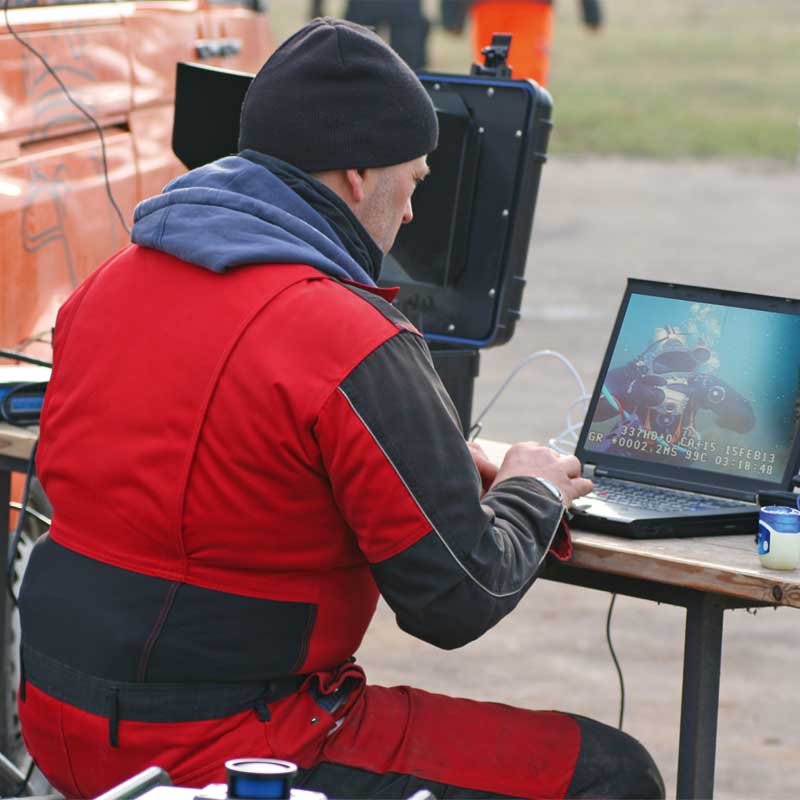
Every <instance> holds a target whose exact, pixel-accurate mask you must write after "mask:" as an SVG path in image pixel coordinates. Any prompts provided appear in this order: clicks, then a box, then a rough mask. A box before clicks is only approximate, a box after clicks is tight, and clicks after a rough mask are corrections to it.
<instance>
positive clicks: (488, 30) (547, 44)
mask: <svg viewBox="0 0 800 800" xmlns="http://www.w3.org/2000/svg"><path fill="white" fill-rule="evenodd" d="M580 4H581V10H582V15H583V21H584V23H585V24H586V26H587V27H588V28H590V29H591V30H597V29H598V28H599V27H600V26H601V25H602V11H601V7H600V0H580ZM468 12H469V14H470V16H471V17H472V42H473V49H474V59H475V61H476V62H477V63H479V64H480V63H483V59H482V57H481V50H482V49H483V48H484V47H488V46H489V45H490V44H491V42H492V36H493V35H494V34H495V33H510V34H511V35H512V36H513V37H514V38H513V41H512V46H511V52H510V54H509V64H510V65H511V67H512V68H513V73H512V74H513V77H514V78H531V79H532V80H534V81H536V83H538V84H539V85H540V86H546V85H547V77H548V72H549V69H550V50H551V47H552V41H553V0H442V25H443V26H444V27H445V28H446V29H447V30H449V31H450V32H451V33H461V32H462V31H463V30H464V25H465V23H466V18H467V14H468Z"/></svg>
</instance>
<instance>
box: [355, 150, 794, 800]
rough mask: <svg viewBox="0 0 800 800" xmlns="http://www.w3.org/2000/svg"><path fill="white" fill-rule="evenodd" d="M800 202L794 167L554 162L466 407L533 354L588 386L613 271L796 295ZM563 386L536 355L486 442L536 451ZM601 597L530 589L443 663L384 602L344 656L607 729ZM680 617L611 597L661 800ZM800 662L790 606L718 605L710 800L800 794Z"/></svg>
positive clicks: (638, 727) (381, 671) (562, 378)
mask: <svg viewBox="0 0 800 800" xmlns="http://www.w3.org/2000/svg"><path fill="white" fill-rule="evenodd" d="M798 209H800V166H787V165H778V164H772V163H768V162H748V163H727V162H691V161H685V162H649V161H637V160H628V159H574V160H568V159H557V160H553V161H552V162H551V163H549V164H548V165H547V166H546V168H545V173H544V177H543V182H542V188H541V191H540V195H539V204H538V210H537V218H536V221H535V225H534V234H533V239H532V244H531V250H530V254H529V262H528V267H527V280H528V286H527V290H526V295H525V298H524V306H523V318H522V321H521V323H520V324H519V326H518V328H517V331H516V334H515V336H514V338H513V339H512V341H511V342H510V343H509V344H508V345H506V346H504V347H500V348H497V349H495V350H490V351H486V352H484V354H483V356H482V361H481V376H480V378H479V381H478V385H477V388H476V394H475V409H476V411H479V410H480V409H481V408H482V407H483V406H484V404H485V403H486V402H487V401H488V399H489V397H490V396H491V395H492V394H493V392H494V391H495V390H496V388H497V387H498V386H499V384H500V383H501V381H502V379H503V378H504V377H505V376H506V375H507V374H508V372H509V371H510V370H511V369H512V368H513V366H514V365H516V364H517V363H518V362H519V361H520V360H521V359H522V358H523V357H524V356H525V355H527V354H528V353H531V352H533V351H535V350H540V349H544V348H552V349H555V350H558V351H560V352H562V353H563V354H564V355H566V356H567V357H568V358H569V359H570V360H571V361H572V362H574V364H575V366H576V367H577V369H578V371H579V372H580V374H581V375H582V376H583V378H584V380H585V381H586V382H587V384H588V386H589V387H591V385H592V383H593V381H594V380H595V377H596V372H597V369H598V367H599V364H600V360H601V358H602V355H603V352H604V350H605V347H606V344H607V341H608V335H609V333H610V329H611V324H612V321H613V317H614V315H615V314H616V310H617V307H618V304H619V300H620V298H621V296H622V292H623V288H624V284H625V278H626V277H627V276H635V277H642V278H652V279H659V280H674V281H678V282H683V283H692V284H695V285H701V286H703V285H709V286H722V287H726V288H731V289H742V290H750V291H762V292H764V293H770V294H783V295H787V296H793V297H798V296H800V263H798V254H799V253H800V216H798ZM789 368H790V369H792V370H794V369H796V365H790V367H789ZM577 394H578V390H577V387H576V385H575V382H574V380H573V378H572V377H571V376H570V375H569V373H568V372H567V370H566V369H565V368H564V367H563V366H562V365H561V364H559V363H558V362H556V361H554V360H548V361H543V362H536V363H534V364H532V365H530V366H529V367H528V368H527V369H526V370H525V371H523V372H522V373H521V374H520V375H519V376H518V377H517V379H516V380H515V382H514V383H512V385H511V386H510V388H509V389H508V391H507V392H506V394H505V395H504V396H503V398H502V399H501V400H500V402H498V404H497V405H496V407H495V408H494V409H493V411H492V413H491V414H490V415H489V417H488V418H487V423H486V426H485V429H484V435H486V436H488V437H490V438H494V439H500V440H505V441H513V440H519V439H535V440H538V441H546V440H547V439H548V438H549V437H550V436H553V435H554V434H555V433H557V432H559V431H560V430H561V429H562V428H563V427H564V414H565V411H566V407H567V405H568V404H569V403H570V402H571V401H572V400H573V399H574V398H576V397H577ZM753 558H756V556H755V554H754V556H753ZM608 604H609V596H608V595H606V594H604V593H601V592H596V591H590V590H586V589H578V588H575V587H568V586H561V585H556V584H550V583H547V582H545V581H541V582H538V583H537V584H535V586H534V588H533V589H532V590H531V592H530V593H529V594H528V595H527V596H526V597H525V599H524V600H523V601H522V603H521V604H520V605H519V607H518V608H517V609H516V610H515V612H514V613H512V614H511V615H510V616H509V617H508V618H506V619H505V620H503V621H502V622H501V623H500V624H499V625H498V626H497V627H496V628H495V629H493V630H492V631H490V632H489V633H488V634H486V635H485V636H484V637H483V638H482V639H481V640H480V641H478V642H475V643H473V644H471V645H469V646H467V647H465V648H463V649H461V650H458V651H455V652H449V653H448V652H441V651H437V650H436V649H435V648H433V647H431V646H429V645H426V644H423V643H421V642H419V641H417V640H415V639H412V638H411V637H409V636H407V635H406V634H404V633H402V632H401V631H400V630H399V629H398V628H397V627H396V626H395V623H394V619H393V616H392V614H391V612H390V611H389V610H388V609H387V608H386V607H385V606H383V605H382V606H381V607H380V608H379V612H378V614H377V617H376V619H375V621H374V624H373V626H372V628H371V629H370V631H369V633H368V634H367V638H366V640H365V642H364V645H363V647H362V649H361V650H360V651H359V654H358V656H359V660H360V661H361V662H362V663H363V664H364V666H365V667H366V669H367V674H368V676H369V678H370V680H371V681H372V682H373V683H379V684H384V685H393V684H411V685H415V686H418V687H420V688H425V689H428V690H431V691H438V692H444V693H449V694H453V695H459V696H468V697H474V698H478V699H486V700H496V701H501V702H507V703H513V704H516V705H521V706H525V707H529V708H557V709H562V710H568V711H573V712H577V713H580V714H585V715H588V716H591V717H595V718H596V719H598V720H600V721H602V722H605V723H608V724H616V721H617V716H618V713H619V686H618V682H617V678H616V674H615V672H614V668H613V664H612V661H611V658H610V655H609V652H608V648H607V646H606V642H605V618H606V613H607V610H608ZM684 613H685V612H683V611H682V610H680V609H677V608H673V607H668V606H659V605H656V604H654V603H649V602H646V601H639V600H633V599H630V598H620V599H619V600H618V602H617V605H616V609H615V611H614V618H613V623H612V636H613V639H614V643H615V647H616V649H617V653H618V655H619V658H620V660H621V663H622V668H623V671H624V676H625V685H626V707H625V722H624V729H625V730H626V731H628V732H629V733H631V734H632V735H634V736H636V737H637V738H639V739H640V740H641V741H642V742H643V743H644V744H645V745H646V746H647V747H648V748H649V749H650V751H651V752H652V754H653V756H654V757H655V759H656V761H657V763H658V764H659V766H660V768H661V771H662V774H663V775H664V778H665V781H666V783H667V789H668V791H667V796H668V797H670V796H673V797H674V795H675V776H676V768H677V754H678V726H679V716H680V698H681V670H682V658H683V626H684ZM798 660H800V614H798V613H797V612H796V611H794V610H788V609H782V610H779V611H774V610H772V609H765V610H761V611H759V612H758V613H757V614H756V615H753V614H749V613H747V612H745V611H735V612H732V611H728V612H726V619H725V633H724V640H723V668H722V682H721V691H720V712H719V735H718V740H717V763H716V797H717V798H718V800H732V799H733V798H737V799H738V798H760V799H761V800H772V798H790V797H791V798H796V797H799V796H800V771H799V770H798V769H797V757H798V754H799V753H800V725H798V720H800V692H799V691H798V672H797V668H796V664H797V662H798ZM453 735H454V736H457V735H458V733H457V731H454V733H453Z"/></svg>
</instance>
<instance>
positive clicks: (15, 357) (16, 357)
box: [0, 350, 53, 367]
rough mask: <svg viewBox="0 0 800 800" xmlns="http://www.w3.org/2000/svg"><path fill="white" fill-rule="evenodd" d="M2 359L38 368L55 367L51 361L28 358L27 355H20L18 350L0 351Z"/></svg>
mask: <svg viewBox="0 0 800 800" xmlns="http://www.w3.org/2000/svg"><path fill="white" fill-rule="evenodd" d="M0 358H8V359H10V360H11V361H24V362H25V363H26V364H35V365H36V366H37V367H52V366H53V364H52V362H50V361H42V359H41V358H34V357H33V356H26V355H25V353H19V352H17V351H16V350H0Z"/></svg>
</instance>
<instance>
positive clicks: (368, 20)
mask: <svg viewBox="0 0 800 800" xmlns="http://www.w3.org/2000/svg"><path fill="white" fill-rule="evenodd" d="M324 15H325V2H324V0H312V3H311V8H310V16H311V18H312V19H313V18H314V17H322V16H324ZM344 16H345V18H346V19H348V20H350V21H351V22H357V23H358V24H359V25H365V26H367V27H369V28H374V29H375V30H376V31H378V32H379V33H383V32H384V31H386V30H388V33H389V43H390V44H391V46H392V48H393V49H394V50H395V52H396V53H397V54H398V55H399V56H400V58H402V59H403V61H405V62H406V64H408V66H409V67H411V69H421V68H422V67H424V66H425V65H426V64H427V63H428V32H429V30H430V27H431V25H430V22H429V20H428V18H427V17H426V16H425V12H424V11H423V10H422V0H349V2H348V3H347V9H346V10H345V13H344Z"/></svg>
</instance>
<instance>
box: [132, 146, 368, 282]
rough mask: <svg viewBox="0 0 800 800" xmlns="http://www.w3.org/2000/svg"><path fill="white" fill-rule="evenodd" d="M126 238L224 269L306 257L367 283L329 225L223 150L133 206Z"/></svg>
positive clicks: (268, 176) (256, 167) (265, 173)
mask: <svg viewBox="0 0 800 800" xmlns="http://www.w3.org/2000/svg"><path fill="white" fill-rule="evenodd" d="M133 221H134V222H133V229H132V231H131V241H132V242H133V243H134V244H138V245H141V246H142V247H151V248H153V249H154V250H160V251H161V252H162V253H168V254H169V255H172V256H175V257H176V258H179V259H181V260H182V261H189V262H191V263H192V264H197V265H198V266H201V267H205V268H206V269H210V270H212V271H213V272H226V271H227V270H229V269H233V268H235V267H240V266H244V265H246V264H307V265H308V266H311V267H316V268H317V269H318V270H320V271H321V272H324V273H325V274H326V275H330V276H332V277H334V278H341V279H345V280H350V281H356V282H358V283H362V284H366V285H367V286H374V285H375V282H374V281H373V280H372V278H371V277H370V276H369V275H368V274H367V272H366V271H365V270H364V269H363V267H361V266H360V265H359V264H358V263H357V262H356V261H355V259H354V258H353V257H352V256H351V255H350V254H349V252H348V251H347V249H346V248H345V246H344V244H343V243H342V240H341V238H340V237H339V236H338V235H337V234H336V232H335V231H334V229H333V228H332V227H331V225H330V224H329V223H328V222H327V221H326V220H325V218H324V217H323V216H322V215H321V214H320V213H319V212H317V211H315V210H314V209H313V208H312V207H311V206H310V205H309V204H308V203H307V202H306V201H305V200H303V199H302V198H301V197H300V196H299V195H298V194H297V193H296V192H294V191H293V190H292V189H290V188H289V187H288V186H287V185H286V184H285V183H284V182H283V181H281V180H280V178H278V177H276V176H275V175H273V174H272V173H271V172H270V171H269V170H268V169H266V168H265V167H263V166H261V165H260V164H256V163H253V162H252V161H250V160H248V159H246V158H241V157H239V156H229V157H227V158H221V159H219V160H218V161H214V162H212V163H211V164H206V165H205V166H202V167H198V168H197V169H193V170H192V171H191V172H188V173H186V174H185V175H181V176H180V177H179V178H176V179H175V180H174V181H171V182H170V183H168V184H167V185H166V186H165V187H164V191H163V192H162V193H161V194H159V195H156V196H155V197H151V198H149V199H147V200H144V201H143V202H141V203H139V205H138V206H136V210H135V211H134V215H133Z"/></svg>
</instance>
